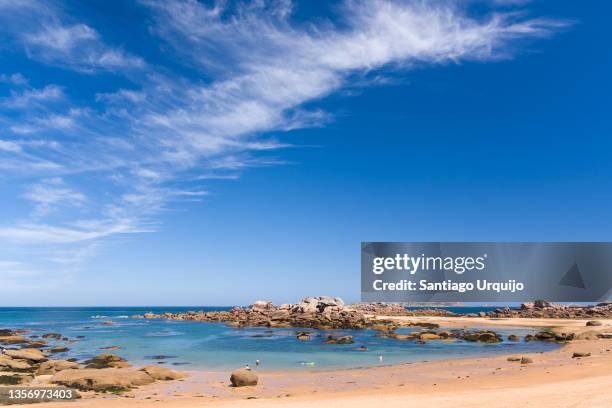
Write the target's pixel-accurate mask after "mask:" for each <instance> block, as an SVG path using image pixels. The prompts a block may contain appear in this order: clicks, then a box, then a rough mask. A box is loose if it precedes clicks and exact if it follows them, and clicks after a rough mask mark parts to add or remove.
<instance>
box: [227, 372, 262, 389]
mask: <svg viewBox="0 0 612 408" xmlns="http://www.w3.org/2000/svg"><path fill="white" fill-rule="evenodd" d="M257 381H258V378H257V374H256V373H255V372H254V371H252V370H247V369H246V368H239V369H237V370H234V371H232V375H231V376H230V382H231V383H232V385H233V386H234V387H245V386H249V385H257Z"/></svg>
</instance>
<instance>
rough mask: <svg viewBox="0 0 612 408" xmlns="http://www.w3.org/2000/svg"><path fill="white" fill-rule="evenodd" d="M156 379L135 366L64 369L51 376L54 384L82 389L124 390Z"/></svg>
mask: <svg viewBox="0 0 612 408" xmlns="http://www.w3.org/2000/svg"><path fill="white" fill-rule="evenodd" d="M154 381H155V379H154V378H153V377H151V376H150V375H149V374H147V373H146V372H144V371H141V370H136V369H133V368H102V369H95V368H89V369H88V368H86V369H83V370H74V369H69V370H62V371H60V372H58V373H56V374H55V375H54V376H53V377H51V380H50V382H51V383H53V384H58V385H64V386H66V387H72V388H77V389H79V390H82V391H123V390H127V389H130V388H132V387H138V386H141V385H147V384H151V383H152V382H154Z"/></svg>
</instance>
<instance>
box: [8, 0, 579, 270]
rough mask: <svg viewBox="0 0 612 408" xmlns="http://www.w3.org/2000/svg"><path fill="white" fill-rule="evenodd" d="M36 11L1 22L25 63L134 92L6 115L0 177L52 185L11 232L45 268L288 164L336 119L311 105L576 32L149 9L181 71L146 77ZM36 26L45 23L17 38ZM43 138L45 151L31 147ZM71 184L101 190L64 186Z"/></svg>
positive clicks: (65, 94)
mask: <svg viewBox="0 0 612 408" xmlns="http://www.w3.org/2000/svg"><path fill="white" fill-rule="evenodd" d="M35 3H36V2H34V0H31V1H30V2H28V3H24V6H23V7H21V8H20V7H17V6H15V5H12V7H8V8H6V7H5V8H4V10H3V11H4V13H3V14H4V17H0V21H5V22H6V21H9V20H11V21H12V22H11V23H9V24H6V25H5V28H4V30H5V31H7V32H8V34H9V35H10V37H11V38H13V40H14V42H15V46H16V47H22V49H23V52H24V54H25V55H26V56H27V57H28V58H30V59H31V60H32V61H34V62H36V63H40V64H43V65H49V66H54V67H61V68H63V69H67V70H70V71H73V72H76V73H79V74H82V75H84V76H88V77H89V78H90V79H89V80H90V81H92V82H93V83H95V82H96V80H97V77H96V76H95V75H92V74H94V73H97V72H100V71H104V72H107V73H111V74H114V75H117V76H118V77H121V79H122V80H121V81H119V84H118V85H117V86H116V88H114V89H112V90H109V89H108V85H107V83H100V84H98V85H99V90H98V89H96V90H95V91H94V92H92V93H91V94H90V95H89V97H88V99H86V98H84V97H83V95H80V96H79V98H73V97H72V96H71V91H72V89H71V87H70V84H69V83H66V84H64V83H59V84H47V85H45V86H44V87H40V88H37V89H35V88H27V89H21V90H19V89H17V90H14V91H12V92H13V93H11V94H10V95H9V97H8V99H6V101H7V102H8V101H9V100H13V104H14V106H13V108H15V107H16V106H21V107H28V106H33V104H34V103H36V102H37V101H38V103H42V102H43V101H44V102H53V97H52V96H53V92H56V93H57V94H56V95H55V96H56V97H57V99H60V98H61V99H62V100H63V103H62V104H44V106H42V107H40V108H39V109H25V110H24V109H22V110H21V111H20V112H19V113H17V114H15V113H13V114H12V115H3V112H2V111H0V126H1V127H2V129H3V130H5V131H6V134H10V135H11V137H4V138H3V140H2V141H1V142H0V168H2V169H3V170H4V171H5V172H10V174H11V176H12V177H14V178H19V177H20V176H22V177H24V180H25V177H27V178H28V179H31V178H32V177H36V176H38V177H39V178H40V180H38V181H36V182H34V183H32V182H30V184H27V185H24V186H23V190H25V192H22V193H21V195H20V196H19V197H17V199H19V198H21V199H26V200H28V202H29V203H30V205H31V206H32V207H31V208H30V209H29V214H26V215H25V216H24V218H23V219H20V220H16V221H15V222H12V223H11V222H9V221H8V220H7V221H5V223H4V225H3V226H0V240H4V241H6V242H10V243H13V244H15V245H20V246H23V245H32V246H33V247H35V248H36V251H37V253H38V254H39V255H40V256H41V257H43V258H45V259H50V257H49V254H50V253H51V252H57V251H58V248H63V247H62V246H69V250H70V251H79V252H80V253H88V254H89V253H91V251H85V250H84V249H85V248H92V247H95V245H96V244H97V243H99V242H100V241H101V240H104V239H109V238H111V237H114V236H119V235H124V234H131V233H141V232H146V231H155V230H157V229H158V228H159V215H160V214H161V213H163V212H164V211H166V210H167V209H168V208H169V207H171V206H175V205H179V204H178V203H180V202H183V201H192V200H200V199H202V198H203V197H204V196H205V195H206V194H207V191H206V189H205V188H204V187H203V186H202V185H201V183H202V182H203V181H205V180H210V179H235V178H237V177H239V175H240V173H241V172H242V171H244V170H245V169H247V168H249V167H253V166H260V165H270V164H279V163H282V162H283V159H282V157H281V158H278V157H271V156H269V154H270V152H273V151H276V150H278V149H280V148H285V147H288V146H289V144H288V143H286V142H282V141H280V140H278V139H277V138H275V137H271V136H270V135H271V134H273V133H277V134H278V133H282V132H286V131H289V130H292V129H298V128H304V127H311V126H323V125H324V124H325V123H327V122H328V121H329V120H331V119H332V117H333V113H332V112H325V111H323V110H321V109H318V108H316V107H315V108H312V106H313V102H316V101H317V100H320V99H322V98H324V97H326V96H327V95H330V94H333V93H336V92H339V91H342V90H343V89H347V88H351V87H353V88H354V87H358V86H364V84H365V85H367V86H375V85H376V84H380V83H387V82H388V81H385V80H384V78H381V76H380V75H379V74H378V72H379V70H381V69H382V68H384V69H386V70H389V71H406V70H410V69H415V68H420V67H426V66H428V65H443V64H454V63H459V62H462V61H474V62H488V61H496V60H500V59H505V58H512V57H513V56H514V55H515V54H516V52H517V50H518V49H519V45H520V42H521V41H523V40H526V39H534V38H545V37H548V36H550V35H552V34H554V33H555V32H556V31H558V30H559V29H560V28H561V27H564V26H565V25H567V23H566V22H564V21H559V20H553V19H544V18H527V17H525V15H524V14H520V13H516V12H515V11H514V10H510V11H507V12H492V13H490V14H488V15H485V16H471V15H469V14H468V12H467V11H466V10H465V9H463V8H462V3H463V2H451V1H437V2H421V1H404V2H400V1H382V0H375V1H356V0H353V1H351V0H348V1H346V2H345V3H343V6H342V7H340V8H338V10H337V15H336V16H335V17H334V19H330V20H329V21H318V22H307V23H304V22H299V23H298V22H296V21H293V20H292V14H291V13H292V10H293V6H292V3H291V2H289V1H264V2H262V1H253V2H242V3H238V4H236V5H231V6H229V5H227V4H226V3H225V2H216V3H213V4H212V5H205V4H203V3H200V2H197V1H195V0H179V1H156V0H144V1H141V2H140V5H141V7H143V9H144V10H145V12H147V13H148V14H149V16H150V20H148V21H150V27H148V28H149V32H151V33H152V36H151V37H147V38H146V41H150V42H154V43H155V44H156V45H157V46H158V47H160V48H163V49H164V50H165V51H164V55H166V56H167V58H169V59H170V60H172V61H171V63H169V62H168V61H164V59H163V58H162V57H158V59H156V60H152V61H149V60H147V61H146V62H145V59H144V58H142V57H139V56H137V55H135V54H133V53H130V52H128V51H126V50H124V49H123V48H121V47H118V46H114V45H109V44H108V43H107V41H105V39H103V38H102V35H101V34H100V33H99V32H98V31H96V30H95V29H94V28H93V27H92V25H91V24H90V23H87V22H83V21H78V19H77V17H75V16H68V15H66V14H64V12H62V11H61V10H59V9H55V8H53V7H52V6H51V5H50V4H49V3H40V7H39V8H37V7H33V6H32V4H35ZM2 7H3V6H2V3H0V9H2ZM504 10H507V8H504ZM11 14H13V16H14V18H13V19H11ZM26 17H29V18H30V20H31V21H32V22H33V23H32V24H29V25H23V24H15V23H14V22H15V21H18V20H20V19H21V20H23V19H24V18H26ZM0 30H2V29H0ZM176 61H180V63H181V64H184V66H185V67H186V70H185V71H184V72H183V71H181V70H177V69H176ZM5 75H7V76H6V78H12V76H8V75H16V74H5ZM3 78H4V77H3ZM100 80H101V81H102V80H103V79H100ZM3 82H6V83H11V84H12V85H14V86H22V85H23V83H19V84H18V83H17V82H14V81H13V82H11V80H8V79H7V80H5V81H3ZM126 83H129V85H130V86H126ZM49 87H51V88H49ZM53 87H57V88H53ZM19 98H21V99H19ZM15 101H19V103H17V104H16V105H15ZM306 106H309V108H306ZM5 108H6V109H9V107H8V106H7V107H5ZM13 110H14V109H13ZM33 135H35V137H36V138H37V140H44V141H45V142H46V143H49V145H33V144H27V143H26V140H27V139H25V138H31V137H32V136H33ZM53 143H55V145H53ZM60 180H61V181H60ZM71 181H78V182H80V183H74V184H80V185H92V184H95V185H96V188H95V189H94V190H95V191H89V192H84V191H81V190H79V189H77V188H74V187H68V185H70V186H72V185H73V184H72V183H71ZM57 208H61V209H62V211H61V212H60V211H54V210H55V209H57ZM51 249H52V251H51ZM67 250H68V249H66V248H64V251H67ZM75 258H77V259H79V260H81V259H82V257H75ZM64 259H65V258H64Z"/></svg>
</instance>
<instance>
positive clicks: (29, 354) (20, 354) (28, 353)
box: [4, 348, 47, 362]
mask: <svg viewBox="0 0 612 408" xmlns="http://www.w3.org/2000/svg"><path fill="white" fill-rule="evenodd" d="M4 354H6V355H7V356H9V357H13V358H17V359H22V360H29V361H34V362H39V361H46V360H47V355H46V354H45V353H43V352H42V351H40V350H38V349H31V348H23V349H20V350H5V351H4Z"/></svg>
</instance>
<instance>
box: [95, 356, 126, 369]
mask: <svg viewBox="0 0 612 408" xmlns="http://www.w3.org/2000/svg"><path fill="white" fill-rule="evenodd" d="M85 364H87V365H86V366H85V368H127V367H130V363H128V362H127V361H125V359H123V358H121V357H119V356H117V355H115V354H99V355H97V356H96V357H94V358H92V359H89V360H87V361H85Z"/></svg>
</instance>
